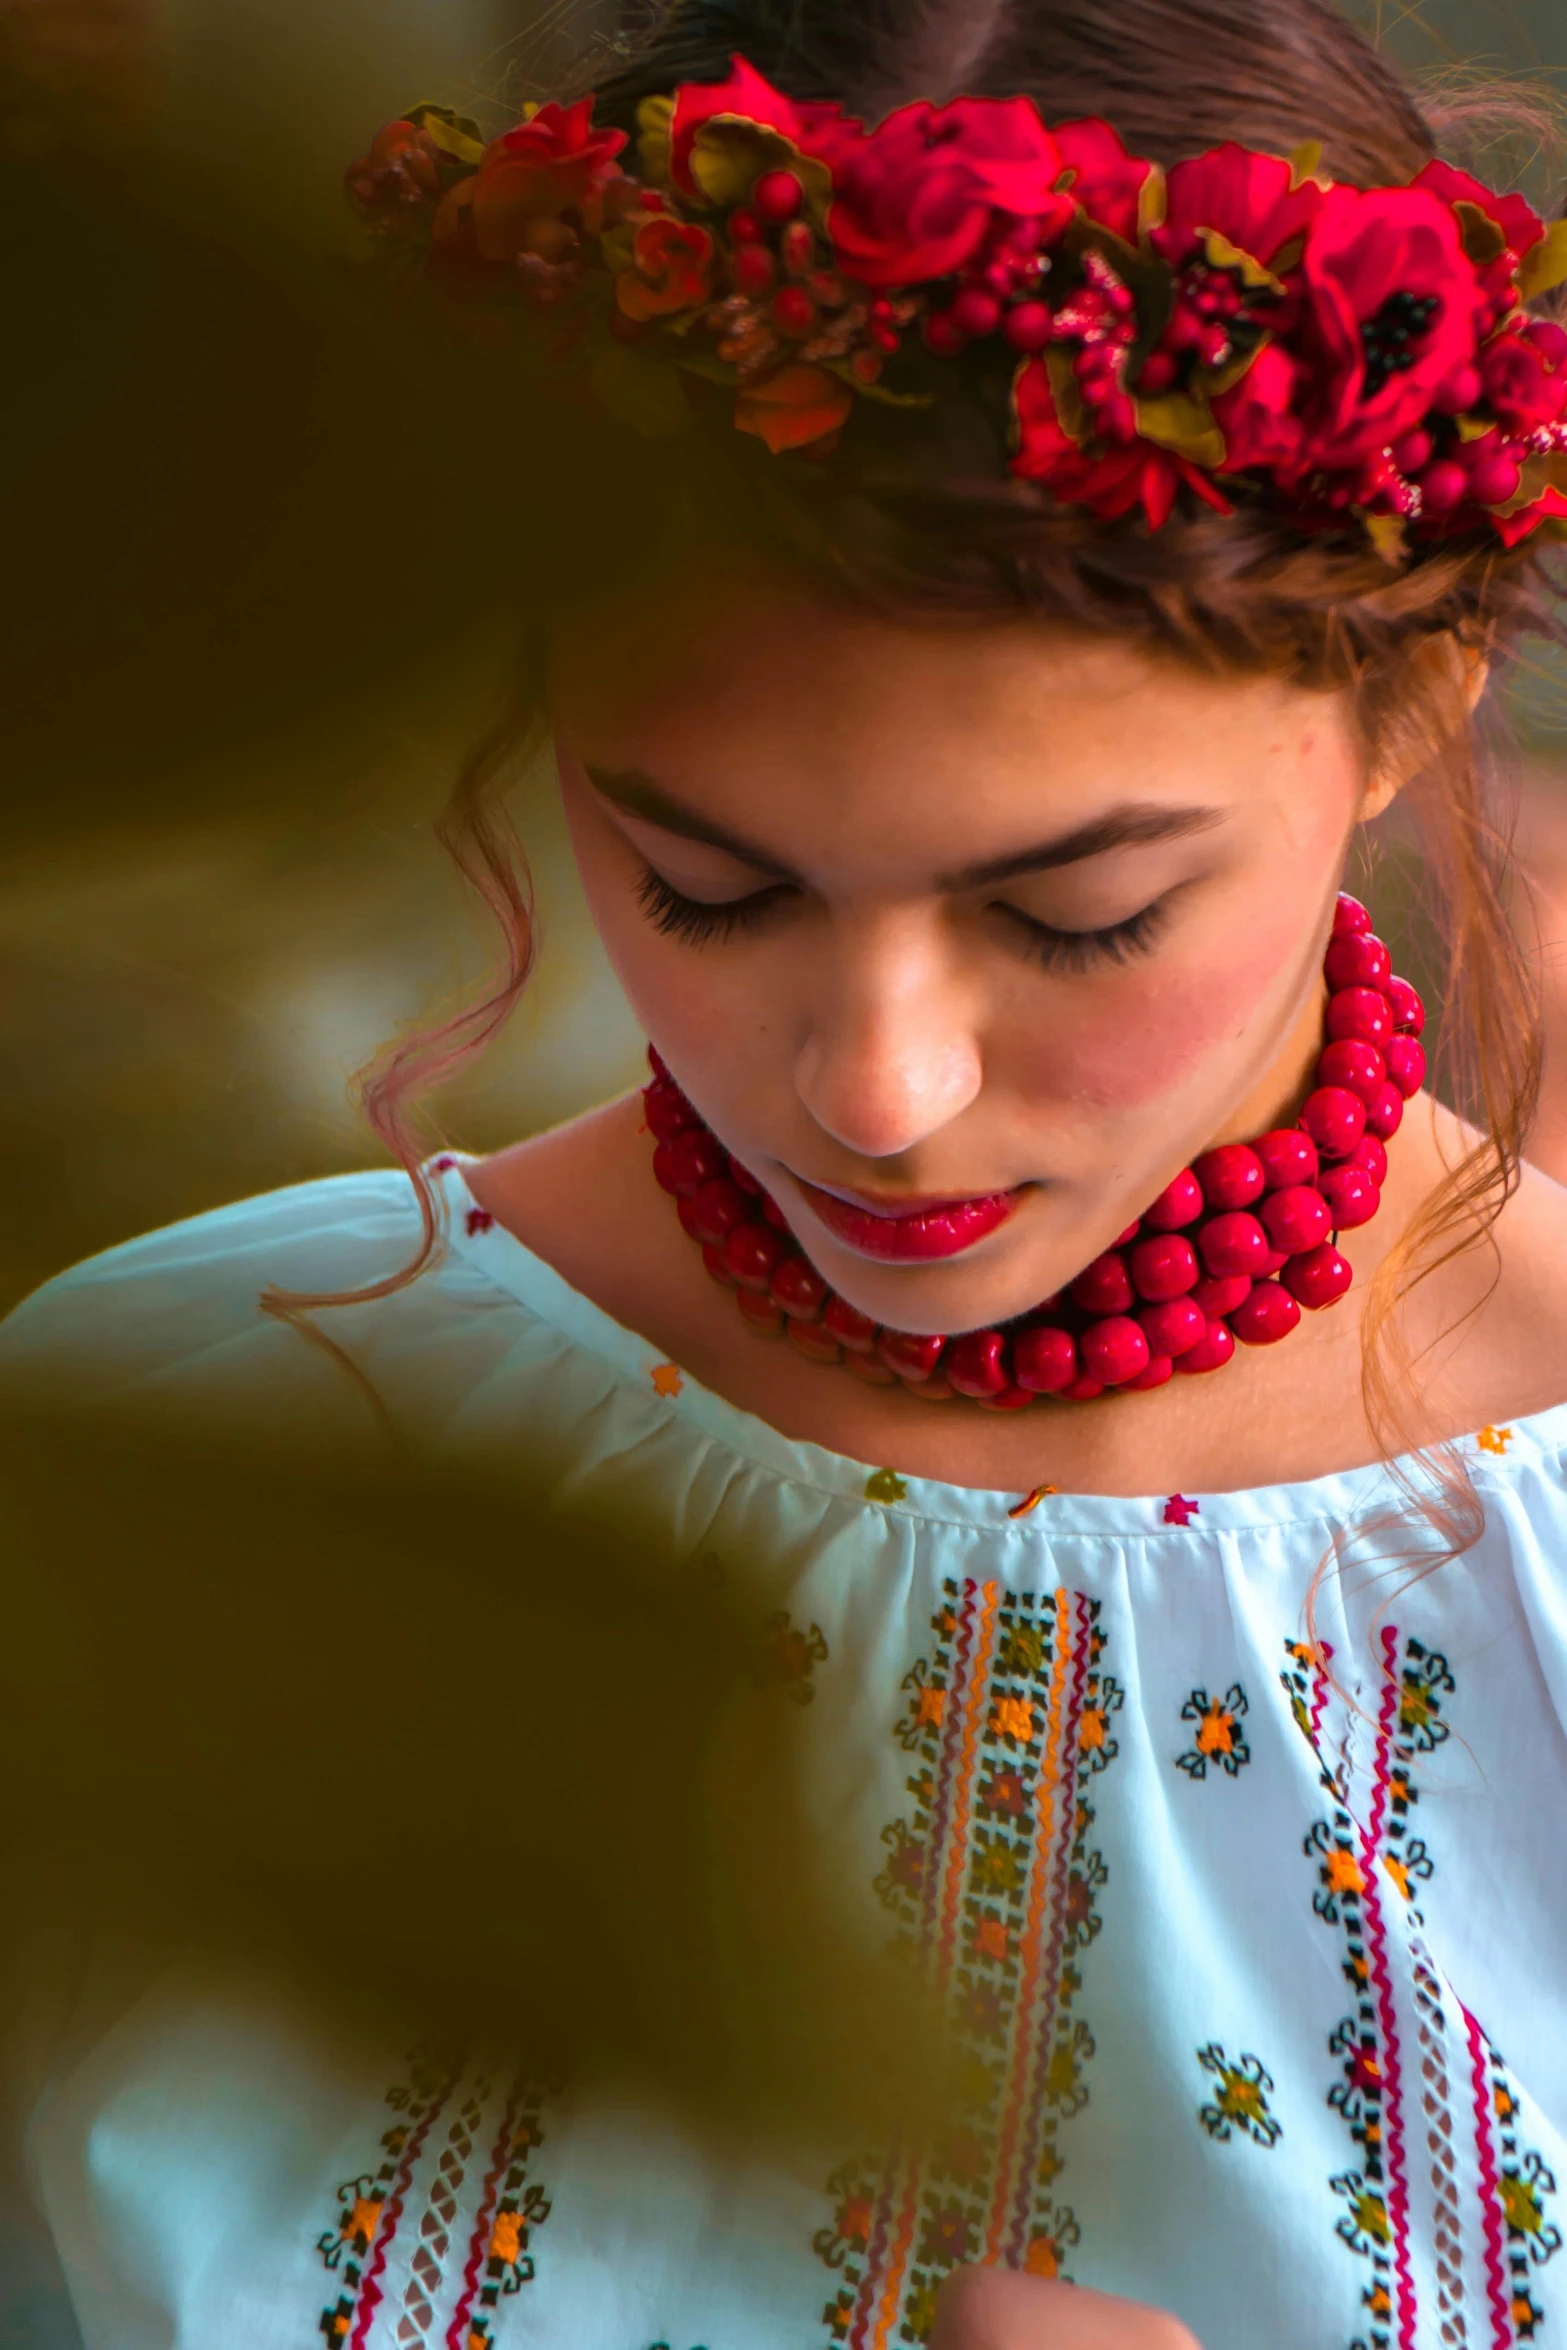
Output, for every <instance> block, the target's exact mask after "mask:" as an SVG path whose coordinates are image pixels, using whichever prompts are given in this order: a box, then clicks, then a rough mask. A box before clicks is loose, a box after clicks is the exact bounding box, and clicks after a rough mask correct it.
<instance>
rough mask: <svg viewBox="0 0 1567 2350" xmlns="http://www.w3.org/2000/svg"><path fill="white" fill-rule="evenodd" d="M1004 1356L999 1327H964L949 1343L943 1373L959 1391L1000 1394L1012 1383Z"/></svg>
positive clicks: (975, 1393) (1005, 1351) (962, 1392)
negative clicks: (986, 1328)
mask: <svg viewBox="0 0 1567 2350" xmlns="http://www.w3.org/2000/svg"><path fill="white" fill-rule="evenodd" d="M1006 1357H1007V1342H1006V1340H1005V1339H1004V1338H1003V1337H1002V1335H1001V1333H1000V1331H999V1330H966V1331H965V1332H964V1333H963V1336H962V1337H961V1338H954V1339H953V1340H952V1341H951V1343H950V1344H949V1346H948V1348H947V1353H946V1359H945V1360H944V1362H943V1363H942V1366H941V1368H942V1374H943V1376H944V1378H945V1379H946V1381H947V1384H948V1386H949V1387H955V1388H956V1389H957V1391H958V1393H959V1395H976V1396H986V1395H1000V1394H1001V1392H1002V1390H1003V1389H1004V1388H1007V1387H1010V1386H1011V1385H1012V1381H1011V1379H1010V1377H1009V1376H1008V1371H1007V1359H1006Z"/></svg>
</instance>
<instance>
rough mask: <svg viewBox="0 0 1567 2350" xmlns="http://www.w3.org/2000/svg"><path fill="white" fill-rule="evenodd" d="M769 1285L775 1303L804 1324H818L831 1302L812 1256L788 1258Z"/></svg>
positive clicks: (784, 1260)
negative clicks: (822, 1312)
mask: <svg viewBox="0 0 1567 2350" xmlns="http://www.w3.org/2000/svg"><path fill="white" fill-rule="evenodd" d="M767 1286H768V1292H769V1295H770V1296H771V1297H772V1299H773V1300H774V1302H775V1304H777V1305H781V1306H782V1307H783V1310H784V1312H785V1313H786V1314H796V1315H798V1316H799V1318H800V1320H801V1321H802V1322H814V1321H815V1320H816V1319H817V1317H818V1315H819V1314H820V1313H821V1310H822V1307H823V1305H824V1304H825V1303H826V1300H827V1284H826V1282H825V1281H824V1280H823V1279H822V1277H821V1275H820V1273H818V1272H817V1270H816V1267H815V1266H814V1265H813V1264H812V1263H811V1261H810V1259H809V1258H808V1257H800V1256H794V1257H785V1258H784V1259H783V1260H782V1262H781V1263H780V1264H777V1265H775V1266H774V1267H773V1277H772V1279H771V1281H770V1282H769V1283H768V1285H767Z"/></svg>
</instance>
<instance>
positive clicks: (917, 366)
mask: <svg viewBox="0 0 1567 2350" xmlns="http://www.w3.org/2000/svg"><path fill="white" fill-rule="evenodd" d="M732 63H733V70H732V72H731V74H730V76H729V78H728V79H727V80H726V81H723V82H719V83H715V84H703V83H688V84H686V85H685V86H683V87H682V88H680V89H679V90H677V91H676V92H675V94H674V96H673V97H666V98H653V99H648V100H645V101H644V102H643V105H642V107H641V109H640V113H639V125H640V139H639V161H640V169H639V171H638V173H637V174H636V175H635V176H633V175H632V174H630V173H628V172H627V171H626V170H625V169H624V167H623V164H622V162H621V160H620V159H621V156H622V154H623V151H624V149H625V148H626V145H627V137H626V134H625V133H624V132H623V131H618V130H605V129H597V128H595V127H594V123H593V100H592V99H591V98H583V99H581V100H580V101H579V102H578V103H577V104H575V105H572V106H569V107H561V106H558V105H553V104H552V105H546V106H541V107H539V108H538V109H536V110H534V111H531V112H530V113H529V115H528V116H527V119H526V120H524V121H523V122H522V123H521V124H519V125H518V126H517V127H516V128H515V129H513V130H509V131H507V132H505V133H504V134H503V135H502V136H501V137H500V138H497V139H494V140H492V141H491V142H490V143H489V144H488V145H485V144H484V143H483V142H482V140H481V138H480V137H479V135H478V132H477V130H476V128H475V126H474V125H473V124H472V123H470V122H468V121H466V120H465V119H463V118H461V117H458V116H455V115H453V114H450V113H448V112H446V111H445V110H444V109H441V108H439V107H432V106H421V107H416V108H415V109H414V111H413V112H412V113H411V114H410V115H409V116H408V118H407V119H406V120H405V121H400V122H394V123H391V124H389V125H388V126H387V127H386V128H385V129H384V130H382V131H381V132H380V133H379V135H378V136H377V138H376V139H375V141H374V143H373V144H372V146H371V149H370V152H369V154H368V155H366V156H364V157H363V158H361V160H360V161H358V162H357V163H355V164H353V165H352V166H351V167H350V170H349V173H348V186H349V190H350V193H351V195H352V197H353V199H354V201H355V203H356V205H357V206H358V208H359V209H360V211H361V213H362V214H363V215H364V216H365V218H366V219H367V220H368V222H369V224H370V225H371V227H372V228H373V229H374V230H375V231H377V232H378V234H379V235H381V236H382V237H384V238H386V239H387V240H388V241H389V243H390V245H391V248H392V250H393V251H394V252H397V253H400V254H401V255H403V256H404V257H405V258H407V259H410V260H412V261H413V262H414V264H415V266H416V267H417V268H418V269H419V272H420V274H421V275H423V276H426V277H428V278H429V279H431V280H433V281H434V282H435V283H437V284H439V285H442V286H444V287H445V288H446V289H447V290H448V291H450V292H451V293H452V294H453V295H455V296H457V297H459V298H460V299H461V301H462V302H463V304H464V306H465V308H466V309H467V310H468V312H469V314H470V315H471V316H472V317H473V318H474V319H475V320H477V321H480V322H482V323H483V325H484V327H485V330H486V331H488V332H492V333H494V332H501V331H504V324H503V322H504V321H505V319H506V318H507V317H508V316H509V315H510V316H515V317H516V318H518V319H520V320H524V321H526V322H527V325H528V328H529V330H530V331H529V332H528V334H527V336H526V337H525V341H526V344H527V347H528V348H529V350H530V352H531V354H532V355H533V356H534V358H535V360H536V362H537V364H538V365H539V366H540V367H541V368H542V369H543V370H544V371H545V372H546V373H548V374H550V375H552V376H557V377H565V378H567V379H569V380H571V381H573V382H577V381H582V380H584V379H585V381H586V384H587V387H588V389H589V390H590V391H591V393H592V394H593V396H594V397H595V398H596V399H597V400H598V401H599V402H600V403H601V404H602V405H603V407H604V408H606V409H607V410H609V411H611V412H612V413H614V414H616V415H618V416H620V417H622V418H623V419H624V420H625V421H627V422H629V423H631V424H634V425H636V426H638V427H640V428H641V429H642V430H644V431H649V432H653V433H668V432H674V431H677V430H679V429H680V428H681V427H682V426H683V424H684V423H685V422H686V421H687V420H688V418H689V414H690V407H689V402H688V400H687V397H686V393H685V389H684V381H683V379H684V378H686V377H690V376H701V377H707V378H710V379H713V380H715V381H717V382H719V383H721V384H724V385H727V386H729V387H731V388H732V390H733V392H734V395H735V396H734V411H733V413H734V422H735V424H736V425H737V426H738V428H739V429H740V430H741V431H742V432H746V433H751V434H754V435H756V436H757V437H758V438H759V439H760V440H762V441H764V442H765V443H766V445H767V446H768V448H770V449H772V450H773V451H775V452H781V451H790V450H793V451H801V452H804V453H806V454H809V455H820V454H824V453H825V452H826V451H827V450H829V449H830V448H831V447H832V446H833V444H834V443H835V441H836V439H837V437H838V435H839V434H840V432H841V431H842V429H843V426H844V425H845V423H846V421H847V420H848V418H849V416H850V414H851V412H852V410H853V409H854V407H855V404H856V402H857V401H860V400H872V401H884V402H892V403H895V404H899V405H904V404H925V403H928V402H929V401H930V400H932V399H933V398H939V396H940V375H941V370H940V369H939V367H937V368H933V367H932V366H931V365H930V364H929V360H928V358H927V356H926V355H929V356H930V357H933V358H934V359H936V360H938V361H939V360H947V359H951V358H954V357H956V356H957V354H958V353H959V352H962V351H964V350H966V349H968V348H970V347H971V346H982V345H989V346H991V347H992V348H993V349H994V350H995V351H996V352H997V354H998V355H999V356H1000V357H1001V358H1002V359H1003V360H1004V361H1005V363H1006V364H1007V365H1008V366H1009V367H1010V369H1011V420H1012V448H1011V455H1010V466H1011V471H1012V472H1013V473H1014V474H1015V475H1017V476H1018V477H1019V478H1020V479H1022V480H1024V481H1029V482H1035V483H1038V484H1039V485H1040V486H1041V487H1042V488H1043V489H1044V490H1045V491H1047V492H1048V493H1049V494H1050V495H1051V496H1052V497H1054V498H1055V499H1056V500H1058V501H1060V502H1062V503H1064V504H1069V505H1080V506H1083V507H1086V508H1087V509H1088V510H1089V511H1090V512H1091V513H1093V514H1094V515H1095V516H1097V517H1100V518H1101V519H1105V520H1110V519H1113V518H1115V517H1117V516H1121V515H1125V514H1129V513H1132V512H1134V511H1136V510H1137V509H1139V508H1140V509H1141V511H1142V512H1143V514H1144V515H1145V516H1146V518H1147V521H1148V524H1149V525H1150V526H1151V527H1152V528H1154V529H1158V528H1159V527H1160V526H1161V525H1162V524H1163V523H1164V522H1166V521H1167V520H1168V518H1169V515H1170V513H1171V511H1172V509H1173V507H1174V505H1175V503H1176V499H1177V495H1178V493H1179V492H1180V490H1181V489H1182V487H1183V486H1184V487H1185V488H1187V489H1188V490H1190V491H1191V492H1193V493H1194V494H1195V495H1196V497H1197V498H1199V499H1201V500H1202V501H1203V502H1204V503H1205V504H1207V505H1208V506H1210V507H1213V508H1215V509H1216V510H1217V511H1218V512H1220V513H1230V512H1233V511H1234V510H1235V509H1236V508H1237V507H1238V506H1242V505H1246V506H1256V505H1265V506H1267V507H1268V508H1270V509H1271V510H1272V511H1274V512H1276V513H1279V514H1281V515H1282V516H1283V517H1284V518H1285V519H1286V520H1287V521H1289V522H1290V523H1291V524H1292V525H1294V526H1296V527H1298V528H1300V529H1301V530H1302V531H1303V532H1305V533H1318V532H1322V531H1325V530H1332V529H1342V528H1343V527H1344V526H1345V524H1346V523H1347V522H1349V521H1351V520H1353V521H1354V522H1357V523H1358V524H1360V525H1361V526H1363V527H1364V529H1365V530H1366V531H1367V532H1368V533H1369V535H1370V538H1371V540H1372V541H1373V543H1374V544H1375V545H1376V547H1377V548H1378V549H1379V551H1380V552H1381V553H1382V554H1383V555H1384V556H1385V558H1386V559H1387V560H1388V561H1389V562H1390V563H1393V564H1398V563H1402V562H1403V561H1405V560H1406V559H1407V558H1408V557H1409V556H1410V555H1412V554H1413V553H1414V552H1415V551H1416V549H1417V547H1421V546H1429V545H1432V544H1451V543H1453V542H1457V541H1465V540H1469V541H1472V540H1473V539H1474V538H1475V537H1476V536H1481V535H1483V536H1484V537H1486V538H1489V539H1491V540H1492V542H1493V543H1494V542H1495V541H1496V540H1500V541H1501V542H1502V544H1503V545H1505V546H1507V547H1514V546H1517V545H1519V544H1521V543H1522V542H1523V541H1524V540H1526V539H1528V538H1529V537H1530V536H1531V535H1532V534H1534V533H1537V532H1539V531H1541V530H1542V529H1544V530H1547V531H1549V532H1550V533H1551V534H1552V535H1567V330H1564V328H1563V327H1561V326H1560V325H1558V324H1556V323H1555V322H1554V321H1553V320H1549V319H1546V318H1540V317H1532V316H1531V315H1530V313H1529V307H1528V306H1529V304H1530V303H1532V302H1535V301H1538V300H1539V299H1540V297H1542V296H1543V295H1546V294H1548V293H1550V292H1552V291H1553V290H1554V289H1555V288H1556V287H1558V286H1560V285H1562V284H1563V283H1567V222H1558V223H1557V224H1556V225H1555V226H1554V227H1551V228H1547V227H1546V225H1545V223H1544V222H1543V221H1542V220H1541V219H1540V217H1539V215H1538V214H1537V213H1536V212H1535V211H1534V210H1533V209H1532V207H1531V206H1530V205H1529V204H1528V203H1527V202H1526V201H1525V200H1524V198H1523V197H1522V196H1517V195H1505V196H1504V195H1496V194H1494V193H1493V192H1492V191H1491V190H1490V189H1488V188H1485V187H1483V186H1482V185H1481V184H1480V182H1479V181H1478V180H1475V179H1473V178H1471V177H1470V176H1469V175H1468V174H1467V173H1465V172H1462V171H1459V170H1456V169H1454V168H1453V167H1452V166H1451V165H1449V164H1446V163H1440V162H1438V163H1431V164H1429V165H1428V166H1427V167H1426V169H1425V170H1424V171H1422V172H1421V173H1420V174H1419V175H1418V176H1417V177H1416V178H1415V179H1414V180H1413V181H1412V182H1411V183H1410V184H1409V185H1407V186H1401V187H1389V188H1373V189H1361V188H1355V187H1346V186H1341V185H1338V184H1336V183H1334V182H1333V181H1331V180H1329V179H1327V178H1326V177H1325V176H1324V175H1323V173H1322V171H1321V168H1320V165H1321V155H1320V150H1319V149H1317V148H1315V147H1308V148H1304V149H1302V150H1300V151H1299V152H1297V153H1296V154H1294V155H1293V156H1290V157H1288V158H1285V157H1280V156H1276V155H1269V154H1260V153H1256V152H1253V151H1251V150H1249V149H1247V148H1244V147H1240V146H1236V145H1227V146H1223V147H1217V148H1215V149H1213V150H1212V151H1211V152H1210V153H1208V154H1204V155H1199V156H1196V157H1194V158H1193V159H1192V160H1190V161H1188V162H1184V163H1178V164H1176V165H1175V166H1174V168H1173V169H1171V170H1169V171H1165V170H1162V169H1161V168H1160V166H1159V165H1158V164H1156V163H1150V162H1147V161H1144V160H1141V159H1140V158H1138V157H1136V156H1133V155H1129V154H1128V153H1127V152H1126V149H1125V148H1124V147H1123V146H1122V144H1121V141H1120V140H1119V138H1118V137H1117V136H1116V134H1115V132H1114V131H1112V130H1111V129H1110V128H1109V127H1108V125H1107V124H1105V123H1103V122H1099V121H1095V120H1091V119H1090V120H1084V121H1080V122H1069V123H1061V124H1057V125H1055V126H1054V127H1053V128H1052V127H1047V125H1046V124H1045V123H1044V122H1043V121H1042V119H1041V117H1040V115H1039V113H1038V110H1037V109H1036V108H1035V106H1034V105H1033V103H1032V101H1031V100H1029V99H1026V98H1000V99H998V98H959V99H957V100H955V101H954V102H953V103H952V104H951V105H948V106H940V107H938V106H931V105H928V104H925V103H923V102H921V103H918V104H915V105H910V106H904V107H901V108H900V109H899V110H898V111H897V112H896V113H894V114H891V115H889V116H888V117H887V119H886V120H885V121H884V122H882V123H880V124H878V125H877V126H876V127H875V128H874V129H869V130H868V129H866V127H865V126H864V125H863V124H862V123H859V122H856V121H853V120H851V119H850V117H849V116H847V115H846V114H844V113H843V111H842V109H841V108H840V107H838V106H837V105H833V104H825V103H810V104H801V103H796V102H795V101H794V100H792V99H790V98H787V97H785V96H784V95H783V93H782V92H781V91H779V90H775V89H774V88H773V87H772V86H771V84H770V83H768V82H767V81H765V80H764V79H763V77H762V76H761V75H760V74H759V73H757V72H756V71H755V70H754V69H753V68H752V67H751V66H750V65H748V64H747V63H746V62H745V60H744V59H743V58H740V57H736V58H735V59H734V60H733V61H732Z"/></svg>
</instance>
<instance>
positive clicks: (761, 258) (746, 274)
mask: <svg viewBox="0 0 1567 2350" xmlns="http://www.w3.org/2000/svg"><path fill="white" fill-rule="evenodd" d="M729 266H730V269H731V270H732V271H733V273H734V281H735V284H736V286H737V287H738V289H739V291H740V292H741V293H742V294H750V295H752V296H753V297H754V296H755V295H757V294H765V293H767V292H768V291H769V290H770V289H771V287H772V284H773V281H774V279H775V278H776V277H777V275H778V264H777V262H776V261H775V260H774V259H773V257H772V255H771V253H769V251H768V250H767V247H766V246H765V245H737V246H736V247H735V249H734V252H733V254H732V255H731V257H730V263H729Z"/></svg>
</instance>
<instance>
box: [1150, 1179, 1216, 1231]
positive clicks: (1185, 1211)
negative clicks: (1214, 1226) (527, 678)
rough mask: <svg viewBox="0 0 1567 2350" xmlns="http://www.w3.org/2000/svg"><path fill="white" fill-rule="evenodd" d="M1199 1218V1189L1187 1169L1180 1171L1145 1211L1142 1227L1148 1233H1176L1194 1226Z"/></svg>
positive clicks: (1199, 1185) (1200, 1199)
mask: <svg viewBox="0 0 1567 2350" xmlns="http://www.w3.org/2000/svg"><path fill="white" fill-rule="evenodd" d="M1201 1214H1202V1185H1201V1184H1200V1183H1199V1182H1198V1180H1197V1178H1196V1176H1195V1175H1194V1174H1193V1173H1192V1171H1191V1169H1190V1167H1183V1168H1182V1170H1181V1172H1180V1174H1179V1175H1177V1176H1176V1178H1175V1181H1174V1182H1173V1183H1167V1184H1166V1185H1165V1188H1164V1189H1163V1191H1161V1192H1160V1194H1159V1197H1158V1198H1157V1199H1156V1200H1155V1201H1154V1204H1153V1206H1152V1207H1151V1208H1148V1209H1146V1210H1145V1211H1144V1214H1143V1223H1144V1225H1145V1227H1146V1228H1147V1230H1148V1231H1150V1232H1179V1231H1180V1230H1181V1229H1182V1227H1183V1226H1184V1225H1187V1224H1195V1223H1196V1221H1197V1219H1198V1217H1199V1216H1200V1215H1201Z"/></svg>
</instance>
